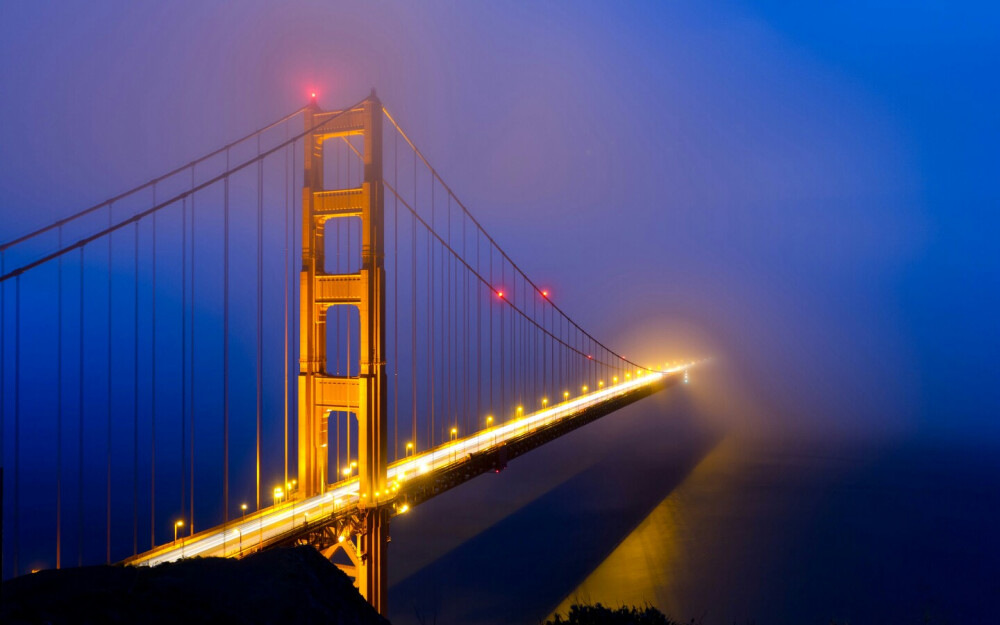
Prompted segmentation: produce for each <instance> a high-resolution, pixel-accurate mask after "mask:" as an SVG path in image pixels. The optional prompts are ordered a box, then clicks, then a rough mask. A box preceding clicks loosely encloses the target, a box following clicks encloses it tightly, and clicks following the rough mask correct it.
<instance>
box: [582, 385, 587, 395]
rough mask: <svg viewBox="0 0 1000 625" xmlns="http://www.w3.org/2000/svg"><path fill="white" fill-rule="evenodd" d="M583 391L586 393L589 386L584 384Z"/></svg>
mask: <svg viewBox="0 0 1000 625" xmlns="http://www.w3.org/2000/svg"><path fill="white" fill-rule="evenodd" d="M583 392H584V393H586V392H587V386H586V385H584V386H583Z"/></svg>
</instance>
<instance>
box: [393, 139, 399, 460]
mask: <svg viewBox="0 0 1000 625" xmlns="http://www.w3.org/2000/svg"><path fill="white" fill-rule="evenodd" d="M392 137H393V144H392V185H393V187H394V188H395V187H396V185H397V184H399V133H393V135H392ZM398 456H399V198H398V197H395V196H394V197H393V207H392V459H393V460H396V459H397V457H398Z"/></svg>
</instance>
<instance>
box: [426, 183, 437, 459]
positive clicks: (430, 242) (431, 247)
mask: <svg viewBox="0 0 1000 625" xmlns="http://www.w3.org/2000/svg"><path fill="white" fill-rule="evenodd" d="M434 217H435V210H434V176H431V230H428V231H427V248H428V254H429V255H430V263H429V264H428V265H427V275H428V276H430V288H429V289H428V290H427V301H428V304H427V307H428V311H429V312H428V313H427V323H429V324H430V332H428V339H427V340H428V342H429V349H428V350H427V353H428V358H429V360H430V366H429V367H428V368H429V369H430V372H431V421H430V429H429V430H428V432H429V437H428V441H429V444H428V447H434V396H435V395H437V386H436V385H435V384H434V367H435V365H436V364H437V363H436V362H435V360H434V326H435V325H436V324H435V323H434V315H435V314H436V311H435V310H434V270H435V269H436V267H435V263H434V259H435V254H434V240H433V239H432V238H431V231H433V230H435V226H434Z"/></svg>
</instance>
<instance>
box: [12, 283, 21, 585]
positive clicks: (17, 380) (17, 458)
mask: <svg viewBox="0 0 1000 625" xmlns="http://www.w3.org/2000/svg"><path fill="white" fill-rule="evenodd" d="M20 551H21V276H20V275H19V276H17V278H16V279H15V280H14V575H17V574H18V573H20V572H21V568H20V564H19V562H18V560H19V556H20Z"/></svg>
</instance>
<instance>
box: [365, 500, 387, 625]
mask: <svg viewBox="0 0 1000 625" xmlns="http://www.w3.org/2000/svg"><path fill="white" fill-rule="evenodd" d="M364 526H365V527H364V532H363V533H362V534H361V536H360V539H361V554H360V555H361V570H360V571H358V590H359V591H360V592H361V596H363V597H364V598H365V599H367V600H368V603H370V604H372V607H374V608H375V609H376V610H378V612H379V614H381V615H383V616H385V614H386V608H387V605H386V604H387V601H386V599H387V592H386V591H387V585H388V575H387V571H388V567H387V566H386V565H387V561H388V555H389V553H388V552H389V510H388V508H385V507H378V508H369V509H367V510H365V512H364Z"/></svg>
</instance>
